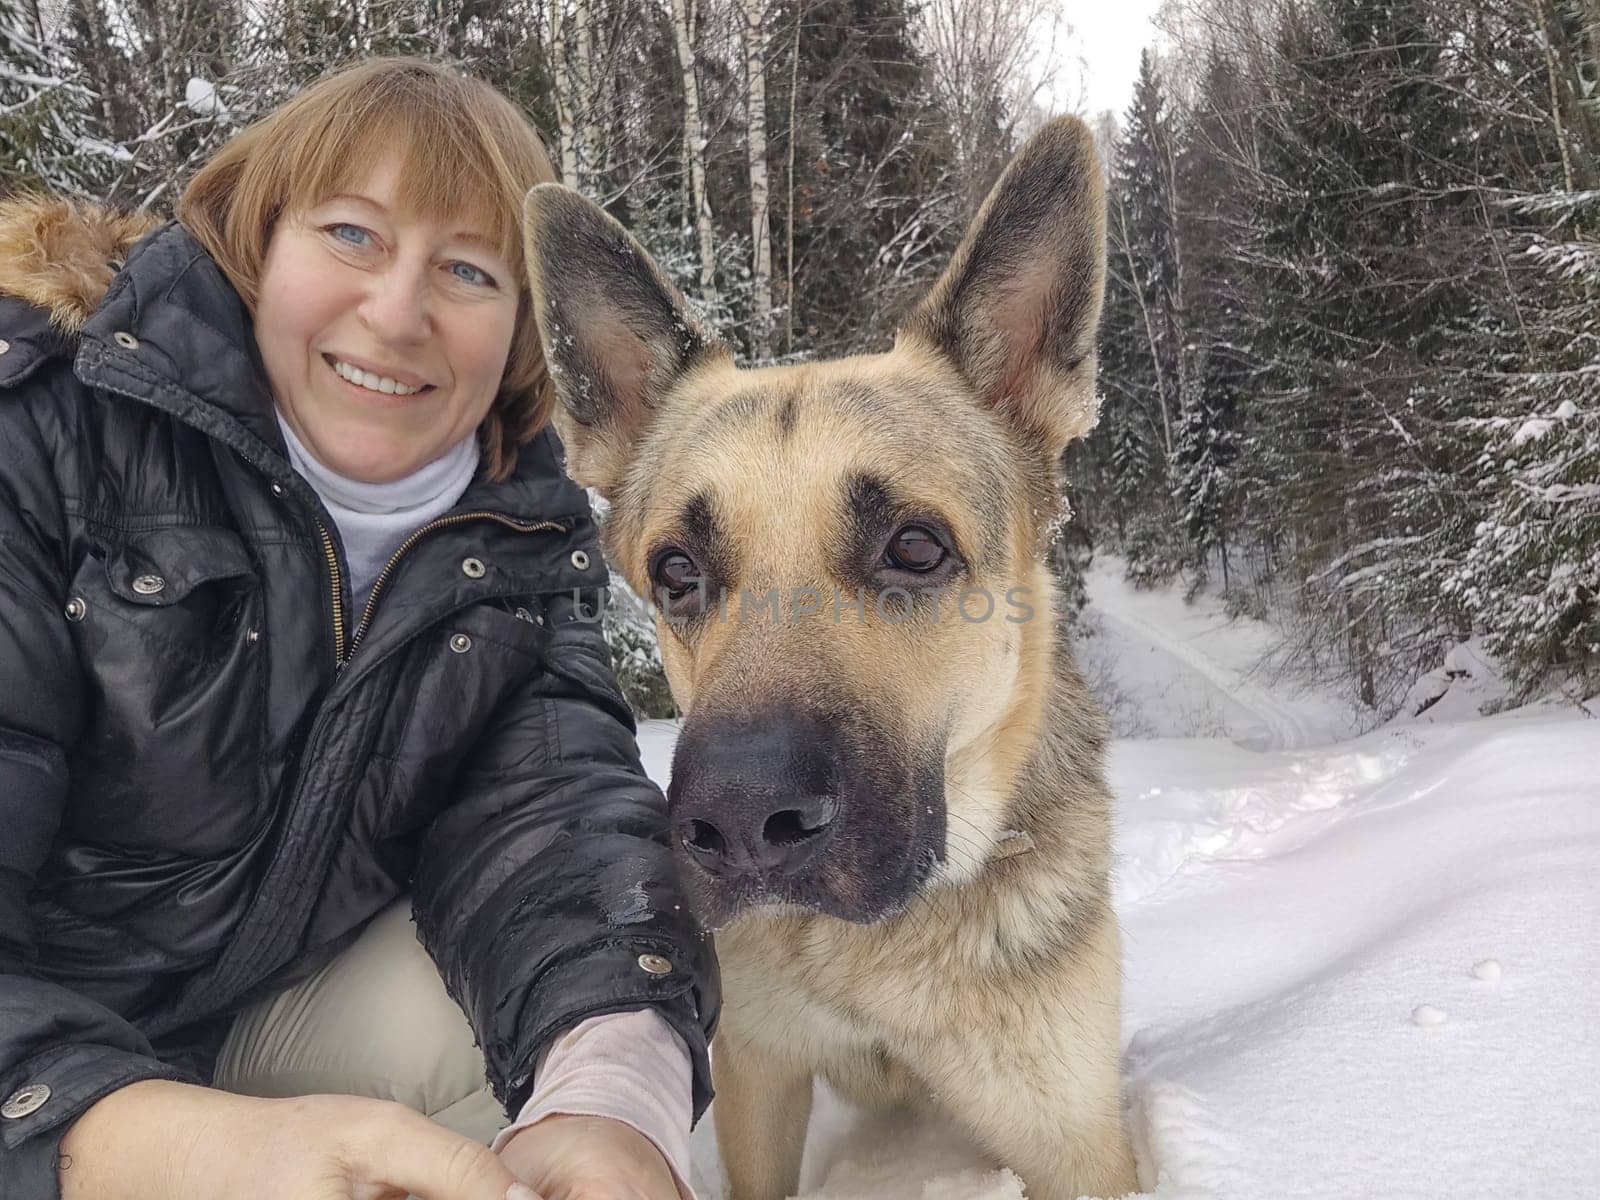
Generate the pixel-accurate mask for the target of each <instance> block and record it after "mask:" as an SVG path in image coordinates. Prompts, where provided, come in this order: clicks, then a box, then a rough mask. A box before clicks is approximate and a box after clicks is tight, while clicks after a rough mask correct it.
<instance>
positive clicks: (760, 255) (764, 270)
mask: <svg viewBox="0 0 1600 1200" xmlns="http://www.w3.org/2000/svg"><path fill="white" fill-rule="evenodd" d="M741 3H742V4H743V7H744V64H745V85H746V86H745V93H744V96H745V124H746V130H747V134H746V147H747V153H748V155H749V163H750V281H751V309H752V311H751V316H752V322H751V323H752V325H753V327H754V328H753V329H752V334H753V336H752V338H751V345H752V348H753V350H754V351H755V355H756V357H757V358H760V359H768V358H771V357H772V231H771V228H770V220H769V216H768V210H769V197H770V188H769V181H768V176H767V63H766V54H767V35H766V32H765V31H764V30H763V28H762V25H763V22H762V15H763V14H762V7H763V0H741Z"/></svg>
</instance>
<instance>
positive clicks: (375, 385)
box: [333, 359, 425, 396]
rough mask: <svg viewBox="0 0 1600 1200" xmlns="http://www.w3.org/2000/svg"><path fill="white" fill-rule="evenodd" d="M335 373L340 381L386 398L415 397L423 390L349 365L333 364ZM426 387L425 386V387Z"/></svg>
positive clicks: (342, 363)
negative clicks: (346, 381) (379, 393)
mask: <svg viewBox="0 0 1600 1200" xmlns="http://www.w3.org/2000/svg"><path fill="white" fill-rule="evenodd" d="M333 369H334V372H335V373H336V374H337V375H338V376H339V378H340V379H344V380H348V381H349V382H351V383H353V384H355V385H356V386H357V387H364V388H366V389H367V390H368V391H369V392H382V393H383V394H384V395H385V396H414V395H416V394H417V393H418V392H420V391H421V390H422V388H420V387H407V386H406V385H405V384H403V383H397V382H396V381H395V380H393V379H390V378H389V377H388V376H387V375H374V374H372V372H370V371H363V370H362V369H361V368H360V367H352V366H351V365H350V364H349V363H344V362H339V361H338V360H337V359H335V360H334V363H333ZM424 386H425V385H424Z"/></svg>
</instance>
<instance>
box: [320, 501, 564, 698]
mask: <svg viewBox="0 0 1600 1200" xmlns="http://www.w3.org/2000/svg"><path fill="white" fill-rule="evenodd" d="M467 521H496V522H498V523H499V524H501V525H504V526H506V527H507V528H508V529H515V530H516V531H517V532H518V533H539V532H542V531H544V530H560V531H561V532H563V533H565V532H566V529H567V527H566V526H565V525H563V524H561V523H560V522H559V521H519V520H517V519H516V518H515V517H508V516H506V515H505V514H503V513H497V512H469V513H452V514H451V515H450V516H448V517H440V518H438V519H437V520H433V521H429V522H428V523H427V524H426V525H424V526H422V527H421V528H420V529H418V530H416V531H415V532H414V533H412V534H411V536H410V537H408V538H406V540H405V541H403V542H401V543H400V548H399V549H398V550H396V551H395V552H394V553H393V554H392V555H391V556H390V557H389V561H388V562H386V563H385V564H384V565H383V570H381V571H379V572H378V577H377V578H376V579H374V580H373V581H372V591H371V592H369V593H368V594H367V603H366V607H365V608H364V609H363V610H362V612H361V621H360V622H359V623H358V624H357V625H356V627H355V630H354V632H352V633H351V635H350V646H349V649H347V650H342V651H341V652H340V654H339V666H341V667H343V666H345V665H346V664H347V663H348V662H349V661H350V659H351V657H352V656H353V655H354V654H355V652H356V647H357V646H359V645H360V644H361V639H362V638H363V637H365V636H366V633H367V629H368V628H369V627H370V626H371V624H372V614H373V613H374V612H375V611H376V610H377V605H378V594H379V593H380V592H382V591H383V589H384V586H385V585H386V584H387V583H388V582H389V577H390V576H391V575H393V574H394V569H395V567H396V566H398V565H399V563H400V560H401V559H402V558H404V557H405V556H406V553H407V552H408V551H409V550H410V549H411V548H412V547H413V546H415V545H416V544H417V543H418V542H420V541H421V540H422V539H423V538H424V537H426V536H427V535H428V534H430V533H432V532H434V531H435V530H437V529H444V528H446V527H447V526H450V525H461V524H464V523H465V522H467ZM322 536H323V540H324V543H325V544H326V545H327V547H328V554H329V562H330V563H332V564H333V568H334V584H333V587H334V619H333V640H334V645H335V647H336V648H337V647H341V646H342V645H343V642H344V618H343V616H342V610H341V608H340V605H339V598H340V590H339V574H338V571H339V568H338V563H337V561H336V560H335V559H334V558H333V550H332V541H331V539H329V538H328V535H327V532H326V531H324V532H323V535H322Z"/></svg>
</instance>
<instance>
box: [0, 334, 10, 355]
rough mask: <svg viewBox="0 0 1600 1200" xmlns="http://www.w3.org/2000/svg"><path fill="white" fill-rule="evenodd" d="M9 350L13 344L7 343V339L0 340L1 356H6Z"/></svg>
mask: <svg viewBox="0 0 1600 1200" xmlns="http://www.w3.org/2000/svg"><path fill="white" fill-rule="evenodd" d="M9 349H11V343H10V342H8V341H6V340H5V338H0V354H4V353H5V352H6V351H7V350H9Z"/></svg>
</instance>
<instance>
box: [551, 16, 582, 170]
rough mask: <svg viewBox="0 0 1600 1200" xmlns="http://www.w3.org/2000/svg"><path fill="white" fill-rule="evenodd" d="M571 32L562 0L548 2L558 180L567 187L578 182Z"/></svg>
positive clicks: (570, 20) (570, 22) (569, 20)
mask: <svg viewBox="0 0 1600 1200" xmlns="http://www.w3.org/2000/svg"><path fill="white" fill-rule="evenodd" d="M571 34H572V19H571V18H570V17H569V16H568V15H567V11H566V4H565V0H555V3H553V4H552V5H551V6H550V55H551V58H552V59H553V60H554V63H555V76H556V79H555V84H556V86H555V89H554V90H555V96H556V130H557V133H558V134H559V136H560V138H561V182H562V183H564V184H566V185H567V186H568V187H571V188H575V187H577V186H578V185H579V183H580V180H579V179H578V134H577V126H576V123H575V122H574V121H573V119H572V94H573V90H574V89H573V83H572V72H571V64H570V63H569V62H568V59H567V38H568V37H570V36H571Z"/></svg>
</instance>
